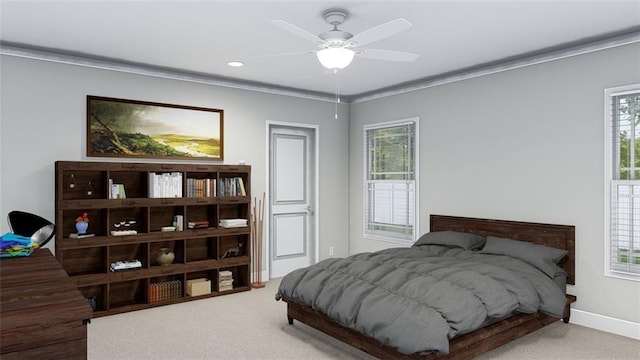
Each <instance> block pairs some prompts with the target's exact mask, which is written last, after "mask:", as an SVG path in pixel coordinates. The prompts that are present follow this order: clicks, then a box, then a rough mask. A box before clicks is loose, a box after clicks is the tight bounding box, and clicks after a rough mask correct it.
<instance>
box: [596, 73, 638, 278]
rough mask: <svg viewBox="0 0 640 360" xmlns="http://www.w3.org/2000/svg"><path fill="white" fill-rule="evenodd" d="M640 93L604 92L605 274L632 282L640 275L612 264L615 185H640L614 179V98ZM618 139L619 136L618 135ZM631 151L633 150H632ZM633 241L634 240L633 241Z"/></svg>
mask: <svg viewBox="0 0 640 360" xmlns="http://www.w3.org/2000/svg"><path fill="white" fill-rule="evenodd" d="M633 93H640V84H633V85H627V86H619V87H614V88H608V89H605V91H604V104H605V106H604V146H605V149H604V150H605V151H604V187H605V189H604V210H605V211H604V213H605V214H604V239H605V241H604V273H605V276H607V277H613V278H618V279H625V280H632V281H638V282H640V273H635V272H630V271H624V270H620V268H618V269H615V268H614V267H615V265H616V264H617V263H615V262H612V258H611V256H612V254H613V251H614V250H613V246H614V244H613V241H614V239H613V238H612V235H611V232H612V226H613V224H612V221H611V216H612V213H613V212H614V209H613V204H612V201H613V200H614V199H618V198H619V197H617V195H613V190H614V189H613V186H612V185H613V183H614V182H616V183H618V184H622V185H624V184H625V183H627V182H628V183H629V184H631V183H633V184H634V185H640V179H635V180H624V179H614V171H617V170H618V169H619V161H615V160H614V158H613V156H616V158H619V156H620V154H619V150H618V149H617V147H618V145H617V144H618V142H617V141H614V138H613V136H614V133H613V131H614V129H615V128H617V124H615V126H614V123H613V122H614V121H617V120H616V119H615V118H614V117H613V113H612V111H613V109H612V98H613V97H615V96H619V95H625V94H633ZM616 137H617V135H616ZM614 147H616V149H614ZM630 151H631V150H630ZM634 157H635V158H637V157H640V154H634ZM631 241H633V239H632V240H631Z"/></svg>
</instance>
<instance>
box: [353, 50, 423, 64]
mask: <svg viewBox="0 0 640 360" xmlns="http://www.w3.org/2000/svg"><path fill="white" fill-rule="evenodd" d="M356 55H358V56H361V57H364V58H369V59H377V60H388V61H402V62H413V61H416V59H418V55H417V54H412V53H406V52H401V51H394V50H379V49H358V50H356Z"/></svg>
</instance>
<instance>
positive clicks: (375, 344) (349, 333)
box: [276, 215, 576, 359]
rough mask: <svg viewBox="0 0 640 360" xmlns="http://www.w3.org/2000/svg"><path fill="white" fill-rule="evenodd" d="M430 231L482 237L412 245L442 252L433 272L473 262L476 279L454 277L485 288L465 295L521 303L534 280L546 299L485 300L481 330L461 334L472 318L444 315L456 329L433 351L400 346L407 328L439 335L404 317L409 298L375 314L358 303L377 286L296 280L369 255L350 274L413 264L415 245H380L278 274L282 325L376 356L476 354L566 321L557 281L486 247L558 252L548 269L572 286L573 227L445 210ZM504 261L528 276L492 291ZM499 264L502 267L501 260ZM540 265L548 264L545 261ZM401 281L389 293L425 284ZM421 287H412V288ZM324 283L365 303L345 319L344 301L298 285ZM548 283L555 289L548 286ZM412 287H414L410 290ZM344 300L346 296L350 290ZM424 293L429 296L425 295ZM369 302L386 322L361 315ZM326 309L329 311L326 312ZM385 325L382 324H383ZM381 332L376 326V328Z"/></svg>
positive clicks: (566, 303)
mask: <svg viewBox="0 0 640 360" xmlns="http://www.w3.org/2000/svg"><path fill="white" fill-rule="evenodd" d="M429 233H431V235H433V236H436V237H433V236H432V237H431V238H432V239H434V238H437V237H438V236H440V235H439V234H447V235H448V236H449V234H454V235H455V236H459V237H464V238H465V240H464V241H467V239H466V238H467V237H473V236H479V237H483V238H485V242H483V243H482V245H477V243H476V244H474V245H473V246H477V248H473V249H470V250H471V252H470V251H469V249H466V248H464V247H465V246H467V243H466V242H465V244H464V246H461V247H463V248H464V249H461V248H459V247H458V246H449V244H446V245H443V244H439V243H438V242H437V241H436V242H435V243H433V242H432V241H426V242H424V241H423V238H421V239H420V240H419V241H418V242H417V243H420V242H421V241H423V244H422V245H421V246H414V247H417V248H420V249H421V250H420V251H427V252H429V254H430V253H431V252H434V251H435V252H436V253H440V252H442V253H443V256H442V257H439V256H438V257H435V256H434V257H433V259H434V260H433V261H434V262H435V264H429V265H428V266H429V267H431V266H436V268H434V269H436V270H437V271H436V272H437V273H438V274H441V273H442V274H444V273H447V274H448V273H449V271H448V270H447V269H449V268H450V267H451V265H450V262H449V261H450V260H449V256H451V257H460V258H462V259H463V260H464V261H465V262H464V264H467V265H464V266H465V267H467V268H469V269H470V270H474V271H475V268H473V267H475V266H477V267H478V272H479V273H480V275H477V276H480V278H478V279H471V280H469V279H466V280H461V281H463V282H465V283H464V284H465V285H463V286H469V287H477V288H479V289H480V290H479V291H481V292H482V290H483V289H484V294H483V293H481V294H480V295H478V294H473V296H471V298H478V297H483V296H484V297H486V296H489V297H491V296H492V295H491V293H494V292H495V293H496V294H500V291H506V292H507V293H509V295H508V296H507V295H501V296H498V295H495V296H493V297H496V298H499V299H505V298H509V297H515V298H517V299H516V300H515V302H516V303H518V302H519V301H520V295H519V292H520V291H522V292H523V293H527V292H530V291H532V290H530V289H528V288H525V287H524V285H521V283H522V284H524V283H527V284H528V283H529V282H532V283H536V284H537V283H538V282H539V281H540V284H541V285H540V287H541V288H545V289H548V290H543V292H546V291H549V292H550V294H551V296H550V298H549V299H551V300H548V299H547V298H545V297H546V296H548V295H546V294H545V295H544V296H543V295H539V298H540V299H541V300H540V303H545V304H543V305H541V308H540V309H538V310H531V307H532V306H535V305H532V304H528V303H527V302H530V301H531V300H524V301H523V302H524V303H527V304H526V305H522V304H520V303H518V304H516V305H513V304H507V303H500V304H495V305H493V304H489V305H488V306H489V307H490V309H489V310H483V311H485V312H489V313H490V315H491V316H487V317H486V318H485V319H483V320H482V325H481V327H479V328H477V329H473V330H469V331H468V332H467V330H465V327H464V325H459V324H461V323H465V322H469V323H471V322H473V321H470V320H469V321H467V320H465V319H462V320H461V319H454V321H450V320H449V319H445V320H446V321H447V322H449V323H450V324H451V323H452V324H454V325H455V326H453V327H459V329H449V330H448V331H449V332H448V333H446V334H445V335H446V336H447V337H448V338H447V339H446V342H447V343H446V345H445V346H441V347H434V348H421V347H420V346H424V345H423V344H420V345H415V347H414V344H413V343H412V344H409V345H407V346H405V345H406V344H404V343H403V341H405V340H406V341H409V340H408V339H407V337H411V334H413V333H419V334H431V333H433V334H437V333H438V332H441V331H440V329H439V328H438V326H440V325H433V326H436V327H435V328H434V329H435V330H437V331H435V330H434V331H431V330H430V329H431V328H430V326H432V325H425V322H426V321H424V320H421V321H414V320H413V319H410V318H413V317H414V316H411V312H408V311H410V310H407V309H409V307H408V306H405V305H406V304H407V303H406V302H402V301H408V300H406V299H404V298H403V297H400V299H399V300H397V305H394V304H396V303H394V302H391V303H389V304H391V305H389V306H388V307H385V308H383V309H384V311H379V310H380V309H381V308H380V305H372V306H371V309H373V310H371V309H369V310H368V311H369V312H368V313H367V312H366V311H365V310H363V309H362V308H365V307H367V306H368V304H369V302H370V301H369V298H375V297H376V296H374V295H375V294H377V293H378V292H379V291H382V290H379V289H377V288H372V289H360V290H353V289H354V288H355V289H357V288H358V286H349V285H348V284H346V283H345V284H344V285H343V284H336V283H341V282H342V281H341V280H339V279H338V280H337V281H334V282H333V283H328V282H325V279H324V278H322V277H320V280H317V279H316V280H309V281H308V282H303V281H302V280H301V279H303V278H309V279H312V277H310V276H311V275H313V272H314V271H316V272H318V273H319V274H320V273H323V274H326V270H327V269H331V267H332V266H343V268H344V269H347V268H349V269H351V268H358V266H360V265H361V263H363V264H366V262H367V261H370V260H371V261H374V267H370V268H368V270H367V268H366V266H365V267H364V268H360V270H357V271H363V272H364V273H363V274H362V276H364V277H372V276H374V273H375V272H376V271H378V269H385V268H386V267H388V266H389V265H388V264H392V267H391V268H394V269H395V268H396V267H397V268H398V269H402V271H405V272H406V270H404V269H403V267H404V266H405V262H406V263H408V264H410V265H406V266H414V265H413V264H415V263H416V259H415V256H414V253H413V251H414V250H409V249H397V250H394V249H387V250H386V251H382V252H381V253H380V254H378V252H376V253H366V254H356V255H354V257H355V258H354V259H352V260H349V261H353V263H350V264H347V265H345V264H343V263H342V262H343V261H345V260H343V259H340V260H337V259H336V260H331V259H327V260H323V262H320V263H318V264H316V265H313V266H312V267H310V268H305V269H301V270H297V271H295V272H292V273H291V274H289V275H287V276H285V277H284V278H283V279H282V282H281V285H280V289H279V290H278V293H277V294H276V299H281V300H283V301H285V302H286V303H287V318H288V321H289V324H293V322H294V320H298V321H300V322H302V323H305V324H307V325H309V326H311V327H313V328H315V329H317V330H320V331H322V332H324V333H326V334H328V335H330V336H333V337H335V338H337V339H339V340H341V341H343V342H345V343H347V344H350V345H352V346H354V347H356V348H358V349H360V350H363V351H365V352H367V353H369V354H371V355H373V356H375V357H378V358H384V359H471V358H474V357H476V356H478V355H480V354H482V353H485V352H487V351H490V350H492V349H495V348H497V347H499V346H501V345H503V344H506V343H508V342H510V341H513V340H515V339H517V338H519V337H522V336H524V335H526V334H528V333H530V332H533V331H535V330H537V329H540V328H542V327H544V326H547V325H549V324H552V323H554V322H557V321H559V319H560V318H561V319H562V320H563V321H564V322H565V323H568V322H569V316H570V304H571V303H573V302H575V301H576V297H575V296H572V295H567V294H566V291H564V290H565V289H563V290H558V289H559V288H561V287H562V284H558V283H559V282H558V281H555V284H556V285H557V286H556V285H554V286H551V285H549V284H548V280H544V279H543V278H545V275H544V274H543V275H540V274H534V272H537V273H541V271H539V270H538V269H537V268H536V269H535V270H531V269H530V268H533V267H532V266H530V264H529V263H526V262H523V261H522V260H521V259H515V260H514V259H511V257H510V256H503V255H505V254H502V253H501V252H502V249H503V248H500V250H499V251H497V252H493V253H492V250H494V249H496V246H497V245H496V244H502V243H501V242H500V241H507V240H509V241H510V242H509V243H507V245H509V246H511V245H512V244H517V245H518V246H521V245H524V246H525V247H524V249H525V250H526V249H528V248H527V246H532V247H536V251H537V248H541V249H542V250H545V251H549V252H550V254H551V253H552V254H553V256H556V257H557V258H555V259H553V261H554V264H553V266H554V267H555V270H553V271H555V274H560V273H562V281H560V283H564V285H566V284H575V228H574V226H568V225H553V224H539V223H529V222H518V221H505V220H491V219H479V218H468V217H458V216H445V215H431V216H430V231H429ZM424 238H425V239H426V238H428V236H425V237H424ZM449 238H450V237H446V238H444V239H449ZM438 239H442V237H441V236H440V237H439V238H438ZM474 241H475V240H474ZM469 246H471V245H469ZM501 246H502V245H501ZM414 247H412V248H414ZM505 249H511V248H509V247H507V248H505ZM520 250H521V249H519V250H518V251H520ZM485 251H486V252H488V254H486V253H485V254H484V255H478V254H476V253H477V252H485ZM509 251H511V250H509ZM536 251H532V252H531V253H532V254H534V253H535V254H537V252H536ZM560 252H561V253H562V256H559V255H557V253H560ZM396 253H397V254H399V255H398V258H402V260H397V259H394V258H392V257H391V255H393V256H396V255H397V254H396ZM390 254H391V255H390ZM527 256H529V255H527ZM350 258H352V257H349V258H346V259H350ZM478 258H482V259H483V260H482V261H484V259H485V258H488V259H493V260H490V261H488V264H479V263H478V261H479V260H476V259H478ZM503 260H504V261H507V263H505V264H504V266H505V267H507V268H509V267H510V266H515V265H517V267H518V271H520V270H519V268H520V267H523V269H524V270H523V272H524V273H525V275H523V276H526V279H527V280H526V281H523V280H522V279H519V278H518V279H519V280H517V281H515V280H513V281H512V280H507V281H506V283H512V284H515V285H509V286H514V288H513V289H511V288H507V289H505V290H500V289H498V290H495V291H494V290H493V288H492V287H493V286H494V285H495V284H494V279H493V278H491V276H493V277H498V278H503V277H504V278H507V279H509V278H510V277H511V276H512V275H511V273H510V272H509V274H508V275H504V274H503V273H502V270H499V269H494V268H496V267H498V266H496V264H497V263H498V262H500V261H503ZM533 260H534V261H537V260H536V259H533ZM456 261H457V260H456ZM376 262H378V263H379V266H378V265H375V264H378V263H376ZM389 262H390V263H389ZM439 262H441V263H439ZM319 264H320V265H321V266H320V267H324V268H325V269H316V268H314V267H316V266H317V265H319ZM469 264H471V265H469ZM513 264H515V265H513ZM522 264H525V265H522ZM369 266H371V265H369ZM418 266H422V268H425V266H427V265H424V264H419V265H418ZM500 266H503V264H502V263H500ZM544 266H551V265H548V264H547V265H544ZM534 267H535V266H534ZM422 268H420V269H422ZM467 268H465V269H463V270H461V271H459V272H460V273H462V272H466V269H467ZM471 268H473V269H471ZM540 268H542V266H540ZM341 269H342V268H341ZM430 269H431V268H430ZM341 271H342V270H341ZM349 271H351V270H349ZM380 271H384V270H380ZM402 271H400V273H402ZM420 271H422V270H420ZM493 271H496V274H495V275H494V274H493V273H492V272H493ZM553 271H552V272H551V273H548V274H547V275H546V276H547V279H552V280H551V281H554V280H555V279H554V276H553ZM413 272H415V271H414V270H411V272H410V274H413ZM300 273H304V274H305V275H304V276H302V275H300ZM485 273H486V274H485ZM505 273H506V272H505ZM310 274H311V275H310ZM394 274H396V271H395V270H394ZM485 275H486V276H489V279H487V280H484V278H485ZM438 276H440V275H438ZM442 276H444V275H442ZM446 276H450V277H455V278H459V277H460V276H459V274H448V275H446ZM518 276H520V275H518ZM394 277H395V278H396V279H395V280H394V279H391V280H388V279H387V278H394ZM325 278H328V277H327V276H325ZM381 278H384V279H385V280H383V282H384V281H386V282H387V283H393V282H394V281H395V282H397V281H398V280H397V276H396V275H391V271H389V275H388V276H387V275H385V276H381ZM539 279H542V280H539ZM305 281H306V280H305ZM314 281H316V282H317V284H315V285H314V284H313V282H314ZM367 281H368V280H367ZM405 281H406V284H403V285H402V286H401V288H398V287H397V286H396V288H394V290H393V292H394V294H395V293H396V292H407V293H410V292H411V291H413V292H415V288H416V286H413V287H411V286H409V285H408V284H414V285H415V284H421V283H420V281H422V282H424V281H425V280H423V279H418V278H417V277H414V276H413V275H407V280H405ZM456 281H457V280H456ZM481 281H487V283H486V284H485V283H483V282H481ZM450 282H451V280H450V279H447V283H450ZM292 283H295V284H296V285H295V286H293V285H291V284H292ZM367 286H368V284H367ZM385 286H386V284H385ZM389 286H394V285H389ZM420 286H422V285H420ZM420 286H418V288H419V287H420ZM429 286H432V285H429ZM433 286H434V287H435V286H439V285H433ZM521 286H522V287H521ZM527 286H528V285H527ZM535 286H537V285H535ZM331 287H336V288H337V289H338V290H339V291H338V293H342V294H344V293H346V292H349V291H351V292H363V293H366V294H367V295H366V296H367V298H366V300H364V301H363V302H362V303H358V304H357V307H358V309H357V312H358V314H359V318H358V315H357V314H356V315H354V316H352V317H349V316H351V315H349V313H350V312H351V313H354V310H353V309H349V308H347V307H346V306H345V305H342V304H338V302H336V303H331V302H332V301H334V300H333V299H330V300H327V296H326V295H324V297H323V296H319V298H314V299H310V296H309V295H305V294H304V289H305V288H306V289H307V290H309V289H311V292H317V293H318V294H320V293H326V292H327V291H325V290H322V289H325V288H331ZM457 287H460V286H457ZM552 287H553V288H554V289H555V290H551V288H552ZM412 288H413V289H414V290H411V289H412ZM425 288H426V286H425ZM407 289H409V290H407ZM487 289H492V290H490V291H489V290H487ZM520 289H522V290H520ZM385 290H388V289H385ZM463 290H465V291H466V290H468V289H463ZM474 291H475V290H474ZM535 291H540V290H538V289H537V288H536V290H535ZM387 292H389V291H387ZM434 293H435V294H438V293H444V292H443V291H442V292H438V291H435V290H434V291H431V292H430V294H434ZM487 293H490V294H489V295H487ZM513 294H515V295H513ZM558 294H560V295H558ZM402 296H405V295H402ZM412 296H414V295H412ZM419 296H423V295H419ZM328 297H329V298H336V295H332V296H328ZM347 297H351V294H350V295H349V296H347ZM423 297H424V298H426V297H427V296H426V295H424V296H423ZM429 297H431V298H433V296H432V295H431V296H429ZM458 298H461V297H456V298H455V299H454V300H453V301H452V300H442V299H441V300H440V301H446V302H447V304H448V303H456V300H457V299H458ZM410 300H411V299H410ZM477 300H478V299H473V300H469V301H477ZM327 301H329V302H330V303H329V306H326V304H324V303H326V302H327ZM385 301H386V300H385ZM436 301H437V300H436ZM465 301H466V300H465ZM485 301H486V302H487V303H489V302H490V301H493V300H490V301H489V300H485V299H480V301H477V302H479V303H483V302H485ZM501 301H502V300H501ZM509 301H511V300H509ZM413 303H415V298H414V299H412V300H411V304H412V306H413ZM323 304H324V305H323ZM383 304H384V305H385V306H387V305H388V304H385V303H383ZM402 304H404V305H402ZM376 306H378V308H377V312H376V313H375V314H376V315H375V316H378V315H377V314H382V318H384V317H385V316H386V315H387V313H389V314H388V316H387V317H390V318H392V319H393V320H391V321H389V324H385V323H381V321H384V320H377V319H376V320H375V321H374V320H369V319H371V318H372V317H371V316H367V315H371V311H374V310H375V309H376ZM394 306H395V307H397V308H398V309H396V308H395V307H394ZM447 306H449V305H447ZM457 306H462V307H473V306H470V305H468V304H467V303H465V302H462V303H460V304H458V305H457ZM545 306H546V307H545ZM400 307H402V309H399V308H400ZM522 308H528V310H525V311H521V310H522ZM453 309H454V310H449V309H444V310H441V309H440V308H436V310H437V311H436V314H435V315H438V314H437V313H438V312H442V313H446V312H450V313H453V314H456V313H457V312H458V310H455V308H453ZM411 311H413V310H411ZM418 312H420V313H422V312H424V311H423V310H422V308H416V315H415V318H418V316H422V314H420V315H418V314H417V313H418ZM431 312H433V311H431ZM327 314H331V316H329V315H327ZM354 314H355V313H354ZM363 314H364V315H363ZM407 314H409V316H407ZM352 315H353V314H352ZM443 316H444V315H443ZM454 317H455V315H454ZM426 319H431V318H429V317H427V318H426ZM434 319H435V318H434ZM405 320H406V321H407V322H406V323H402V324H401V325H399V324H398V323H400V322H401V321H405ZM434 321H435V320H434ZM474 321H475V322H476V324H475V325H473V326H477V323H478V321H479V320H474ZM354 322H362V323H355V324H354ZM367 322H368V323H367ZM398 326H400V327H398ZM419 326H429V327H427V329H429V330H428V331H418V330H416V329H419V328H417V327H419ZM387 327H389V328H388V329H387ZM404 327H406V328H407V329H405V328H404ZM369 329H373V330H375V331H373V332H370V331H369ZM380 329H382V331H381V330H380ZM420 329H421V328H420ZM394 331H395V332H403V331H404V332H405V334H402V336H395V338H394V336H392V335H393V332H394ZM456 331H459V333H455V332H456ZM420 336H421V337H428V336H423V335H420ZM429 336H431V335H429ZM438 336H439V337H440V338H441V337H442V334H439V335H438ZM434 337H435V335H434ZM398 338H399V340H398ZM398 341H400V343H398ZM441 341H442V340H441V339H440V340H438V341H436V342H434V344H436V345H438V342H441ZM416 349H420V350H419V351H415V352H413V351H414V350H416Z"/></svg>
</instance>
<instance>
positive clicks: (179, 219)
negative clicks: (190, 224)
mask: <svg viewBox="0 0 640 360" xmlns="http://www.w3.org/2000/svg"><path fill="white" fill-rule="evenodd" d="M173 226H174V227H175V228H176V231H182V230H184V216H182V215H176V216H174V217H173Z"/></svg>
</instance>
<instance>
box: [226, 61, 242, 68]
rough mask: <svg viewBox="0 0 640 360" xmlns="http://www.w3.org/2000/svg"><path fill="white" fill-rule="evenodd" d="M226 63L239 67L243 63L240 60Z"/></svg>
mask: <svg viewBox="0 0 640 360" xmlns="http://www.w3.org/2000/svg"><path fill="white" fill-rule="evenodd" d="M227 65H229V66H231V67H241V66H244V63H243V62H242V61H229V62H228V63H227Z"/></svg>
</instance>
